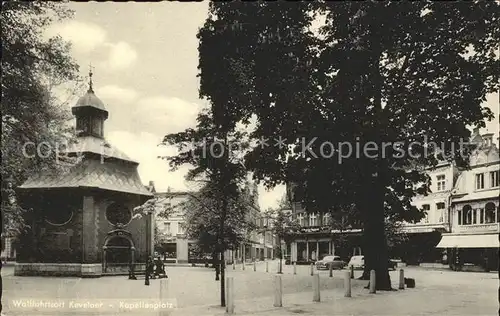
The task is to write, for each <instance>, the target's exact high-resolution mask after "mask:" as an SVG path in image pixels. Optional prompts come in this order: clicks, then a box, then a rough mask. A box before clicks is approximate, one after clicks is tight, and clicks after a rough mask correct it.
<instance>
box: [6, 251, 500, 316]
mask: <svg viewBox="0 0 500 316" xmlns="http://www.w3.org/2000/svg"><path fill="white" fill-rule="evenodd" d="M277 267H278V262H277V261H271V262H269V270H270V271H269V273H266V272H265V264H264V263H258V264H257V271H256V272H254V271H253V265H246V267H245V270H244V271H243V270H242V266H241V265H237V266H236V269H235V270H233V268H232V266H229V267H228V273H227V275H228V276H233V277H234V284H235V293H234V295H235V314H237V315H253V314H260V315H296V314H309V315H431V314H435V315H496V314H498V286H499V284H498V275H497V274H496V273H466V272H454V271H449V270H429V269H422V268H411V267H410V268H405V273H406V275H407V276H408V277H413V278H415V279H416V288H414V289H406V290H404V291H394V292H377V294H368V290H366V289H364V286H366V284H367V282H366V281H359V280H353V282H352V297H351V298H345V297H343V293H344V292H343V291H344V290H343V279H342V275H343V273H345V270H344V271H334V277H333V278H330V277H329V275H328V274H329V272H328V271H319V274H320V280H321V302H320V303H313V302H312V279H311V276H310V268H309V267H308V266H297V275H293V267H292V266H284V270H283V272H284V274H283V275H282V280H283V293H284V296H283V308H274V307H273V293H274V292H273V277H274V275H275V272H276V271H277ZM167 271H168V273H169V279H168V281H166V282H165V283H163V284H164V285H166V287H165V288H164V292H166V293H167V294H165V295H164V296H163V297H167V298H168V299H167V300H166V301H167V302H168V304H170V305H169V308H168V310H167V313H164V314H160V313H159V312H158V311H153V310H152V309H150V308H148V307H145V306H143V305H144V304H146V303H150V302H157V301H158V300H159V298H160V280H151V285H150V286H145V285H144V279H139V280H137V281H132V280H128V279H127V277H125V276H114V277H103V278H99V279H80V278H54V277H17V276H14V275H13V267H4V268H3V269H2V278H3V296H2V304H3V306H4V311H3V313H4V314H5V315H146V316H147V315H172V316H174V315H223V314H224V312H225V311H224V309H222V308H220V307H218V303H219V283H218V282H216V281H215V280H214V275H215V274H214V270H213V269H209V268H204V267H168V269H167ZM360 273H361V272H360V271H356V276H359V275H360ZM391 278H392V281H393V284H394V287H395V288H397V282H398V271H394V272H391ZM45 300H47V301H52V302H64V303H65V306H57V305H53V306H52V307H50V306H48V307H36V306H35V304H34V303H33V302H36V301H38V302H40V301H45ZM72 301H73V303H72V304H73V305H72V306H71V307H70V306H69V305H70V302H72ZM30 302H31V303H30ZM140 302H143V303H142V304H143V305H137V304H139V303H140ZM144 302H145V303H144ZM21 303H24V307H23V306H21V305H22V304H21ZM83 303H90V304H93V305H97V304H100V303H102V304H103V306H101V307H99V306H96V307H95V308H94V307H93V306H90V305H78V304H83ZM132 303H136V305H133V304H132ZM14 304H17V305H18V306H14ZM30 304H31V305H30ZM54 304H55V303H54ZM127 304H128V305H127ZM119 305H121V306H119ZM170 307H171V308H170Z"/></svg>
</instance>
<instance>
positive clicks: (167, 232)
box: [163, 222, 172, 234]
mask: <svg viewBox="0 0 500 316" xmlns="http://www.w3.org/2000/svg"><path fill="white" fill-rule="evenodd" d="M163 224H164V226H163V227H164V229H165V234H171V233H172V231H171V225H170V223H169V222H164V223H163Z"/></svg>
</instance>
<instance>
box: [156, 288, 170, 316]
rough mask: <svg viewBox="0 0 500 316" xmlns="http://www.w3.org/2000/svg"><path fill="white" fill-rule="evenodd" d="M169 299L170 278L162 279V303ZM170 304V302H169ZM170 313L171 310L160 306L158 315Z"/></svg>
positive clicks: (164, 315) (165, 315)
mask: <svg viewBox="0 0 500 316" xmlns="http://www.w3.org/2000/svg"><path fill="white" fill-rule="evenodd" d="M167 300H168V279H160V303H161V304H162V305H163V304H166V303H170V302H167ZM167 305H168V304H167ZM169 314H170V311H169V310H166V309H162V308H160V310H159V313H158V316H167V315H169Z"/></svg>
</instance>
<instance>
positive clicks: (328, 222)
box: [323, 213, 331, 226]
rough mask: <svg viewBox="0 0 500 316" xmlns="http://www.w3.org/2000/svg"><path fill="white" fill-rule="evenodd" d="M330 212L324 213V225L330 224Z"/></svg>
mask: <svg viewBox="0 0 500 316" xmlns="http://www.w3.org/2000/svg"><path fill="white" fill-rule="evenodd" d="M330 219H331V216H330V213H326V214H323V225H325V226H326V225H330Z"/></svg>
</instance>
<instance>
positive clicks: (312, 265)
mask: <svg viewBox="0 0 500 316" xmlns="http://www.w3.org/2000/svg"><path fill="white" fill-rule="evenodd" d="M311 275H314V264H313V263H311Z"/></svg>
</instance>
